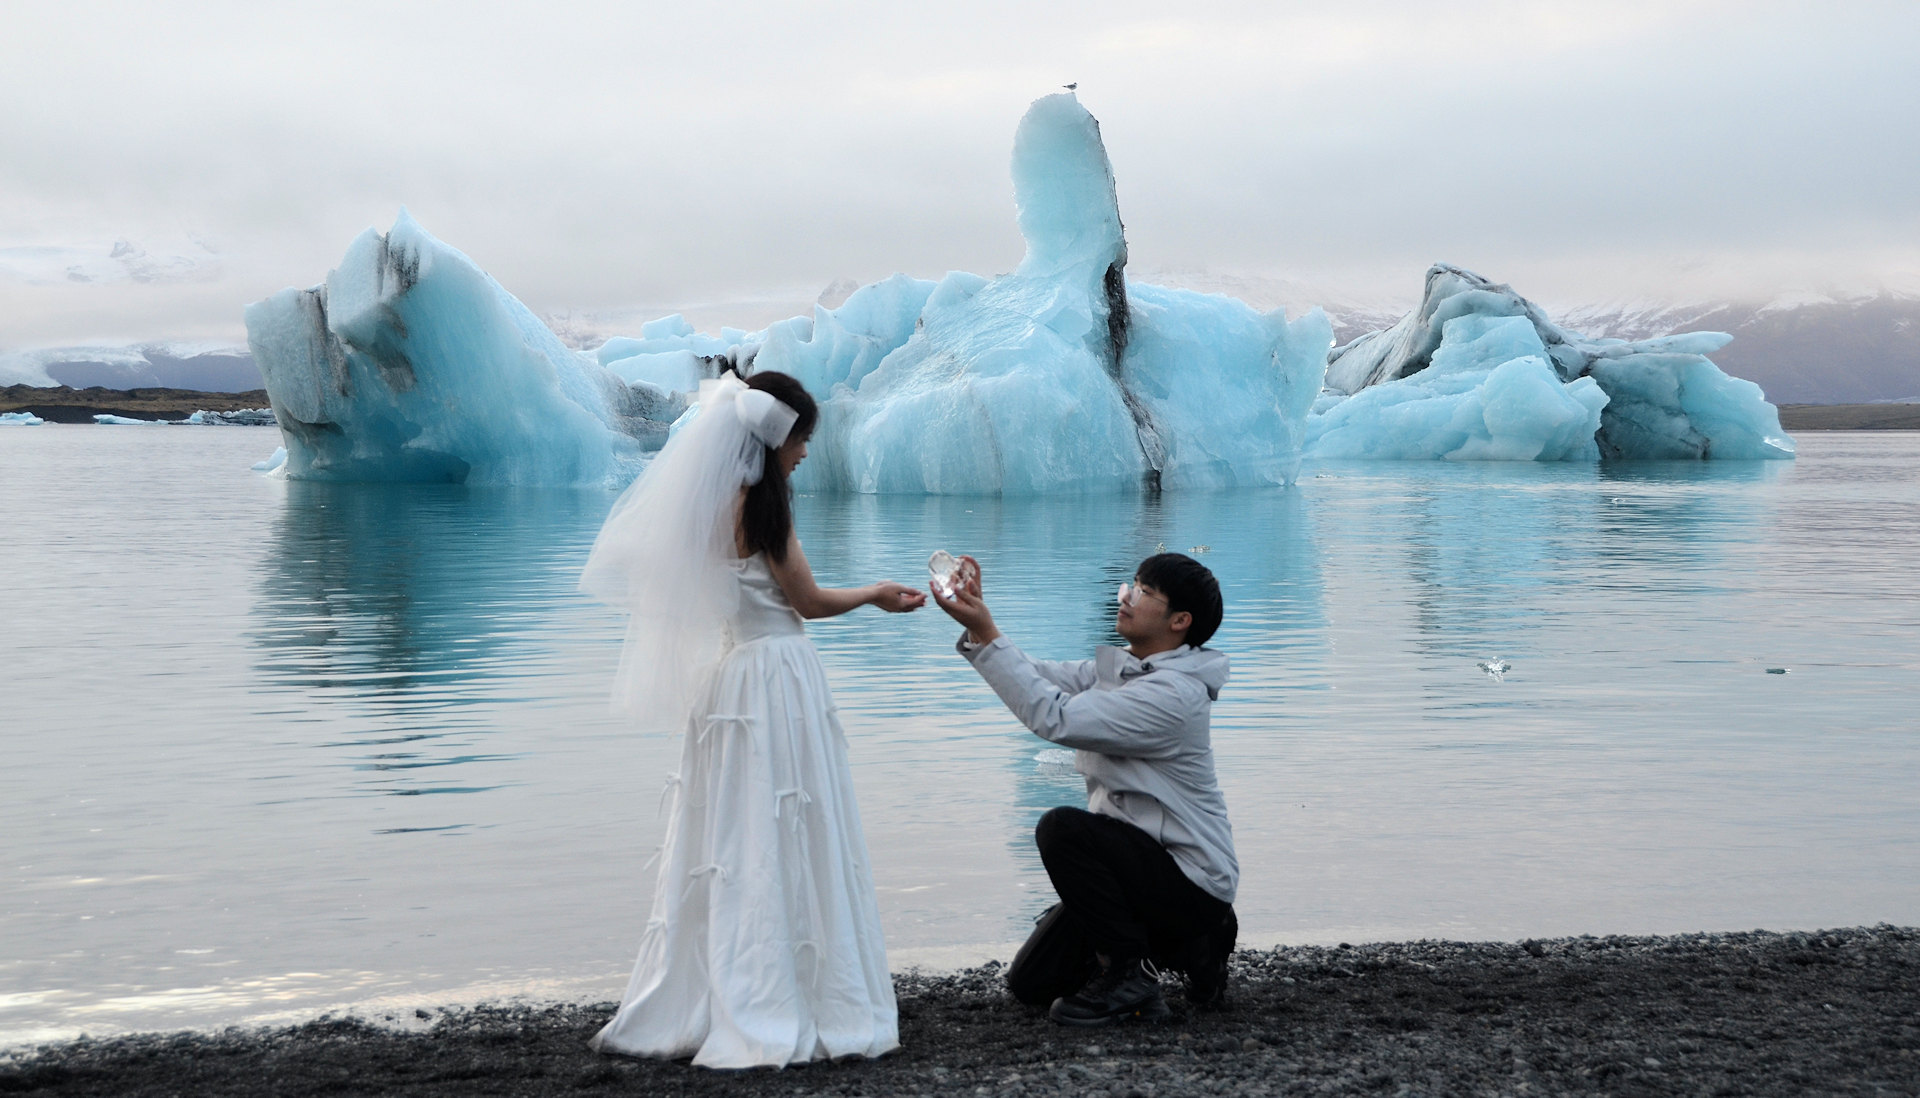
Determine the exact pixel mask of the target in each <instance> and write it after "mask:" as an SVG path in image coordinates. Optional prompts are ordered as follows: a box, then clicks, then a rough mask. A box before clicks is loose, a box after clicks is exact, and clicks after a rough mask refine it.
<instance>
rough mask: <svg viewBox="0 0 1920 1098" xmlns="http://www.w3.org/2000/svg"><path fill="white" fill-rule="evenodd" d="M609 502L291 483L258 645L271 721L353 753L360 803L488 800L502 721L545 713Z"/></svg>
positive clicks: (566, 494)
mask: <svg viewBox="0 0 1920 1098" xmlns="http://www.w3.org/2000/svg"><path fill="white" fill-rule="evenodd" d="M611 499H612V497H611V496H610V495H609V494H608V493H605V492H598V491H579V492H572V491H564V490H562V491H555V490H551V489H546V490H540V491H528V490H512V489H492V490H488V489H472V488H464V487H459V486H440V485H405V484H385V485H331V484H324V483H313V482H298V481H295V482H289V483H288V484H287V497H286V501H285V504H284V508H283V510H282V513H281V515H280V517H279V518H278V520H277V521H276V522H275V523H274V527H273V538H272V542H271V545H270V548H269V551H268V554H267V559H266V560H265V562H264V563H263V565H262V567H261V570H260V576H261V580H260V584H261V586H260V591H259V598H258V600H257V601H256V603H255V605H254V610H253V613H254V618H255V621H254V625H253V627H252V629H251V630H250V633H249V636H250V640H251V641H252V644H253V646H254V648H255V649H256V652H257V659H256V662H255V664H254V667H255V671H256V673H257V674H258V676H259V681H260V689H261V692H262V693H264V694H266V695H268V696H269V697H271V698H274V699H278V700H275V701H271V702H268V703H267V707H268V709H269V710H270V712H271V714H272V715H273V716H276V717H278V718H281V719H283V720H284V721H286V722H287V723H288V724H290V725H292V726H294V727H311V729H312V731H313V735H314V740H313V744H312V745H313V746H314V747H316V748H325V749H330V750H335V751H338V752H340V756H339V757H340V763H339V765H341V766H343V767H346V768H348V769H349V770H350V772H351V773H353V774H354V778H353V780H352V782H351V788H352V790H353V791H354V792H357V793H384V794H392V795H403V796H417V795H420V794H427V793H465V792H476V791H481V790H484V789H487V788H492V787H493V786H494V785H495V784H496V783H497V782H498V781H499V780H501V779H499V778H497V777H493V776H490V775H489V774H488V768H487V766H486V765H485V764H488V763H492V762H499V761H503V760H504V759H505V758H508V757H510V756H503V755H499V754H495V753H490V752H488V751H486V750H484V749H483V745H484V742H485V741H484V739H483V737H485V736H486V735H487V734H489V733H491V732H493V731H494V730H495V725H494V714H493V711H492V710H490V709H489V707H490V706H494V705H496V704H497V703H500V702H503V701H516V702H519V701H537V700H539V699H538V698H535V697H532V696H530V694H529V690H530V689H533V687H532V683H534V682H535V681H536V680H541V679H546V678H548V677H550V676H551V675H552V673H553V664H554V661H555V656H556V649H555V646H554V645H553V643H551V642H552V641H553V639H554V637H555V635H556V634H559V633H563V632H571V631H576V630H577V629H578V628H579V625H580V621H581V615H579V614H578V613H569V612H567V610H568V606H567V604H569V603H574V604H575V606H574V609H575V610H576V611H577V610H578V609H579V607H578V599H577V596H576V595H575V594H574V592H573V579H574V573H575V570H576V569H577V567H578V561H579V559H580V556H581V555H583V554H584V552H585V547H586V545H588V544H589V543H590V542H591V540H592V538H593V535H594V532H595V531H596V530H597V529H598V527H599V524H600V521H601V519H602V518H603V517H604V514H605V511H606V508H607V506H608V504H609V503H610V502H611ZM609 629H611V626H609Z"/></svg>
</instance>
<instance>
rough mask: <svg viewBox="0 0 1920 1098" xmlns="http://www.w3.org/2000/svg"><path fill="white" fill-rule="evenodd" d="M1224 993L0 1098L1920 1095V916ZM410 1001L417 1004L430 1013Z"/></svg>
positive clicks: (524, 1041)
mask: <svg viewBox="0 0 1920 1098" xmlns="http://www.w3.org/2000/svg"><path fill="white" fill-rule="evenodd" d="M1234 975H1235V983H1234V985H1233V996H1234V1001H1233V1004H1232V1006H1231V1007H1230V1008H1229V1009H1227V1010H1225V1011H1221V1012H1210V1013H1199V1014H1192V1013H1189V1012H1187V1011H1186V1010H1185V1009H1184V1005H1183V1004H1182V1003H1181V1002H1180V1000H1179V995H1178V993H1177V992H1176V993H1174V994H1172V995H1171V996H1170V1001H1171V1002H1172V1003H1173V1005H1174V1010H1175V1017H1174V1020H1173V1021H1172V1022H1170V1023H1168V1024H1164V1025H1159V1026H1131V1027H1123V1028H1117V1029H1104V1030H1064V1029H1060V1028H1058V1027H1056V1026H1053V1025H1051V1024H1049V1023H1048V1022H1047V1021H1046V1020H1045V1019H1044V1018H1042V1017H1040V1016H1039V1015H1038V1014H1036V1013H1035V1012H1032V1011H1029V1010H1027V1009H1026V1008H1024V1007H1021V1006H1019V1005H1018V1004H1016V1003H1014V1002H1013V1001H1012V1000H1010V999H1008V998H1007V996H1006V994H1005V992H1004V990H1003V985H1002V981H1001V979H1000V976H999V971H998V966H997V965H989V966H987V967H985V968H980V969H972V970H969V971H966V972H962V973H958V974H954V975H947V976H925V975H918V974H909V975H905V976H899V977H896V980H895V984H896V986H897V987H898V989H899V993H900V1024H901V1038H902V1041H903V1043H904V1047H903V1048H902V1049H901V1050H900V1051H899V1052H897V1053H894V1054H893V1055H890V1056H887V1057H885V1058H883V1059H880V1060H848V1061H842V1062H839V1063H818V1064H809V1065H805V1066H800V1067H793V1068H788V1069H786V1070H784V1071H771V1070H757V1071H749V1072H715V1071H706V1070H701V1069H697V1068H693V1067H690V1066H688V1065H686V1064H684V1063H665V1062H660V1061H651V1060H649V1061H633V1060H625V1059H618V1058H613V1057H604V1056H596V1055H595V1054H593V1053H591V1052H588V1051H587V1049H586V1047H585V1041H586V1039H587V1037H588V1036H589V1035H590V1034H592V1033H593V1031H594V1030H595V1029H596V1028H598V1027H599V1026H600V1024H601V1023H602V1022H604V1021H605V1020H606V1019H607V1018H608V1016H610V1015H611V1013H612V1011H613V1004H611V1003H601V1004H597V1005H593V1006H549V1007H519V1006H481V1007H475V1008H472V1009H464V1010H444V1011H438V1012H435V1013H434V1014H432V1015H430V1017H431V1019H432V1023H431V1028H430V1029H428V1030H427V1031H426V1032H412V1033H407V1032H399V1031H396V1030H393V1029H383V1028H378V1027H376V1026H375V1025H371V1024H368V1023H367V1022H362V1021H358V1020H353V1019H331V1020H329V1019H323V1020H320V1021H315V1022H309V1023H307V1024H306V1025H302V1026H296V1027H293V1028H291V1029H280V1030H271V1031H241V1030H229V1031H226V1032H224V1033H212V1034H202V1033H180V1034H142V1035H136V1036H131V1037H118V1038H113V1039H109V1040H84V1039H83V1040H80V1041H76V1042H73V1043H70V1044H63V1045H52V1046H46V1047H43V1048H41V1049H38V1050H34V1051H32V1052H28V1053H24V1054H21V1055H20V1056H18V1058H16V1059H13V1060H10V1061H9V1060H0V1094H25V1093H31V1094H115V1095H176V1094H177V1095H228V1094H274V1095H309V1094H314V1095H317V1094H417V1095H482V1094H513V1095H574V1094H711V1095H728V1096H733V1098H745V1096H751V1095H788V1094H913V1093H927V1094H937V1093H939V1094H981V1095H1000V1094H1053V1093H1069V1094H1112V1095H1116V1096H1121V1095H1129V1094H1139V1095H1171V1094H1239V1093H1249V1094H1256V1093H1257V1094H1323V1093H1324V1094H1356V1093H1357V1094H1386V1095H1403V1094H1423V1095H1424V1094H1497V1093H1504V1094H1559V1093H1574V1094H1587V1093H1594V1094H1689V1095H1692V1094H1706V1095H1715V1094H1863V1095H1865V1094H1920V930H1916V929H1914V928H1902V927H1890V926H1885V925H1882V926H1877V927H1872V928H1867V929H1854V930H1833V931H1821V932H1815V933H1812V934H1773V933H1766V932H1761V931H1754V932H1751V933H1739V934H1700V935H1686V936H1681V937H1672V938H1617V937H1616V938H1568V939H1559V940H1554V941H1537V942H1535V941H1530V942H1524V943H1518V944H1512V943H1508V944H1498V943H1493V944H1487V943H1482V944H1461V943H1452V942H1412V943H1400V944H1386V945H1366V946H1358V947H1352V948H1349V947H1345V946H1343V947H1340V948H1337V949H1322V948H1311V947H1302V948H1283V949H1276V950H1273V951H1271V952H1262V951H1257V950H1244V951H1242V952H1240V953H1238V954H1236V955H1235V957H1234ZM421 1013H422V1014H425V1013H426V1012H421Z"/></svg>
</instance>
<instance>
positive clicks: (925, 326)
mask: <svg viewBox="0 0 1920 1098" xmlns="http://www.w3.org/2000/svg"><path fill="white" fill-rule="evenodd" d="M1013 184H1014V199H1015V204H1016V208H1017V211H1018V220H1019V225H1020V231H1021V234H1022V235H1023V236H1024V237H1025V238H1026V242H1027V253H1026V256H1025V258H1024V259H1023V260H1022V261H1021V263H1020V265H1019V267H1018V268H1016V269H1015V270H1014V272H1013V273H1012V274H1009V275H1004V276H1002V277H1000V278H996V279H983V278H980V277H978V276H976V275H970V274H964V273H959V272H955V273H952V274H949V275H947V277H946V278H944V279H942V280H941V281H940V282H939V283H938V284H937V285H932V284H928V283H924V282H912V281H911V280H904V279H900V278H898V277H896V279H895V280H890V282H888V283H880V284H877V285H876V286H870V287H866V288H864V289H862V290H861V291H860V292H859V293H856V294H855V295H854V296H853V297H852V298H850V299H848V301H847V303H846V305H843V306H842V307H841V308H840V309H839V310H835V311H834V314H833V315H829V314H826V313H824V311H823V312H822V313H820V314H818V315H816V317H815V318H814V322H813V325H812V331H811V333H803V332H801V331H800V330H799V329H798V326H795V327H794V328H793V329H790V335H791V338H786V337H784V336H783V337H779V338H768V339H767V340H766V341H765V342H764V343H763V344H762V346H761V347H760V349H759V351H758V354H757V356H756V357H755V358H754V366H755V368H756V369H762V368H771V369H779V370H785V371H788V372H791V373H794V374H796V375H797V376H799V377H801V378H802V379H803V380H804V381H805V382H806V383H807V385H808V387H809V389H811V390H812V391H814V392H815V393H816V394H817V395H823V396H825V397H826V399H825V400H824V402H823V405H822V410H821V427H820V428H819V429H818V430H817V431H816V432H815V439H816V440H817V441H816V443H815V445H814V446H813V447H812V448H811V449H812V452H813V455H814V456H812V457H810V458H809V460H808V463H807V465H804V466H802V467H801V472H800V474H799V477H798V483H799V484H800V485H801V486H802V487H808V488H814V489H821V488H838V489H850V490H853V491H859V492H925V493H936V494H971V493H1004V494H1015V495H1019V494H1029V493H1045V492H1058V491H1074V490H1085V489H1100V488H1113V487H1121V486H1137V485H1140V484H1143V483H1144V484H1149V485H1158V486H1161V487H1169V488H1171V487H1195V486H1225V485H1235V484H1256V483H1275V484H1277V483H1283V482H1285V481H1287V480H1289V479H1291V477H1292V476H1293V475H1294V473H1295V472H1296V471H1297V469H1298V466H1299V461H1300V452H1301V446H1302V444H1303V442H1304V440H1305V418H1306V413H1307V411H1308V409H1309V408H1310V407H1311V405H1312V403H1313V399H1314V397H1315V395H1316V394H1317V393H1318V391H1319V386H1320V378H1321V373H1322V371H1323V369H1324V360H1325V354H1326V349H1327V348H1328V346H1330V344H1331V342H1332V335H1331V327H1330V325H1329V324H1328V322H1327V320H1326V317H1325V315H1324V314H1322V313H1320V312H1319V311H1317V310H1316V311H1314V312H1313V313H1310V314H1308V315H1307V316H1306V317H1303V318H1302V319H1300V320H1297V321H1293V322H1291V323H1289V322H1288V321H1287V320H1286V318H1285V316H1284V315H1283V314H1281V313H1278V312H1275V313H1267V314H1262V313H1259V312H1256V311H1255V310H1253V309H1251V308H1249V307H1248V306H1246V305H1244V304H1242V303H1240V302H1238V301H1234V300H1232V299H1230V298H1225V297H1217V296H1208V295H1203V294H1195V293H1189V292H1185V291H1179V290H1165V289H1160V288H1157V287H1152V286H1145V285H1140V284H1137V283H1128V282H1127V281H1126V277H1125V270H1126V263H1127V244H1126V239H1125V235H1124V232H1123V228H1122V225H1121V221H1120V212H1119V204H1118V201H1117V199H1116V190H1115V185H1114V179H1113V171H1112V168H1111V166H1110V165H1109V163H1108V160H1107V153H1106V148H1105V146H1104V145H1103V144H1102V142H1101V139H1100V127H1099V123H1098V122H1096V121H1095V120H1094V118H1093V116H1092V115H1090V114H1088V113H1087V111H1086V109H1085V108H1083V107H1082V106H1081V105H1080V103H1079V101H1078V100H1077V99H1076V98H1074V97H1073V96H1072V95H1052V96H1047V97H1045V98H1043V99H1040V100H1038V101H1037V102H1035V103H1034V104H1033V106H1032V107H1031V108H1030V109H1029V110H1028V112H1027V114H1026V116H1025V117H1024V118H1022V119H1021V122H1020V126H1019V129H1018V131H1017V132H1016V133H1015V136H1014V151H1013ZM868 294H873V295H874V297H875V298H876V300H874V301H873V302H872V303H871V304H867V303H863V302H862V297H863V295H868ZM915 304H918V306H919V307H918V310H917V312H918V315H917V319H916V320H915V322H914V323H913V324H912V325H911V326H909V325H908V324H907V323H906V320H907V317H908V316H909V315H911V313H912V312H913V306H914V305H915ZM856 305H860V306H862V307H861V309H860V310H859V311H858V312H857V313H856V314H855V316H854V317H853V318H852V319H853V321H854V323H853V324H851V325H850V324H849V323H848V320H847V319H846V318H843V316H842V315H840V314H846V313H847V312H848V310H850V309H853V308H854V307H855V306H856ZM827 320H831V321H832V323H831V324H824V323H823V321H827ZM790 323H791V322H790ZM778 330H779V326H777V325H776V326H775V328H774V329H770V336H771V334H772V333H773V332H776V331H778ZM803 336H804V338H803ZM889 342H894V344H895V345H894V346H891V347H888V346H887V345H888V343H889ZM883 348H884V354H882V353H880V352H881V351H882V349H883ZM876 360H877V361H876Z"/></svg>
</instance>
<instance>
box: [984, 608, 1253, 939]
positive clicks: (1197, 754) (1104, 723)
mask: <svg viewBox="0 0 1920 1098" xmlns="http://www.w3.org/2000/svg"><path fill="white" fill-rule="evenodd" d="M956 647H957V648H958V649H959V651H960V654H961V655H963V656H965V657H966V658H967V660H968V661H969V662H971V663H972V664H973V668H974V670H976V671H978V672H980V677H981V678H983V679H985V680H987V685H989V686H991V687H993V692H994V693H996V694H998V695H1000V700H1001V701H1003V702H1005V703H1006V705H1007V708H1008V709H1010V710H1012V711H1013V715H1014V716H1016V717H1018V718H1019V719H1020V723H1022V724H1024V725H1026V726H1027V727H1028V728H1030V729H1032V730H1033V732H1034V734H1035V735H1037V736H1039V737H1041V738H1042V739H1046V740H1051V741H1053V742H1054V743H1057V744H1059V745H1061V746H1062V747H1071V748H1073V749H1074V767H1075V769H1077V770H1079V771H1080V773H1081V774H1084V775H1085V776H1086V779H1087V810H1088V811H1089V812H1096V813H1099V814H1101V815H1104V816H1112V817H1114V818H1115V819H1119V820H1125V821H1126V822H1127V823H1130V824H1132V825H1134V826H1135V827H1138V828H1139V829H1140V830H1142V831H1145V832H1146V833H1147V834H1149V835H1151V836H1153V837H1154V838H1155V839H1156V840H1158V841H1159V843H1160V845H1161V846H1164V847H1166V848H1167V852H1168V853H1169V854H1172V855H1173V860H1174V861H1175V862H1176V863H1177V864H1178V865H1179V866H1180V870H1181V872H1183V873H1185V874H1186V875H1187V878H1188V879H1189V880H1191V881H1192V882H1193V883H1194V884H1196V885H1199V886H1200V887H1201V888H1202V889H1204V890H1205V891H1206V893H1207V894H1208V895H1210V896H1213V897H1215V898H1217V899H1220V900H1224V901H1226V902H1227V903H1232V902H1233V897H1234V892H1235V890H1236V889H1238V888H1239V885H1240V862H1239V860H1238V859H1237V858H1235V857H1234V854H1233V825H1231V824H1229V823H1228V822H1227V799H1226V798H1225V797H1223V796H1221V794H1220V781H1219V778H1218V777H1217V776H1216V775H1215V773H1214V769H1213V736H1212V732H1211V730H1210V728H1209V720H1208V718H1209V717H1210V716H1211V714H1212V711H1213V701H1214V699H1215V698H1218V697H1219V696H1220V688H1221V687H1222V686H1225V685H1226V682H1227V657H1226V654H1225V653H1222V652H1215V651H1213V650H1212V649H1208V648H1193V647H1190V646H1188V645H1184V644H1183V645H1181V646H1180V647H1178V648H1175V649H1173V650H1172V651H1170V652H1161V653H1159V654H1158V655H1154V656H1149V657H1148V658H1146V659H1144V660H1140V659H1135V658H1134V657H1133V655H1132V653H1130V652H1128V651H1127V650H1126V649H1124V648H1112V647H1106V646H1102V647H1101V648H1099V649H1098V650H1097V651H1096V652H1095V654H1094V658H1093V659H1090V660H1072V661H1069V662H1064V663H1056V662H1053V661H1051V660H1036V659H1034V658H1033V657H1031V656H1029V655H1027V654H1026V653H1025V652H1022V651H1020V649H1019V648H1018V647H1016V646H1015V645H1014V644H1013V642H1012V641H1009V640H1008V639H1007V638H1005V637H997V638H995V639H994V640H993V641H992V642H991V643H988V644H982V645H973V644H968V643H967V639H966V635H965V634H961V637H960V643H959V644H958V645H957V646H956Z"/></svg>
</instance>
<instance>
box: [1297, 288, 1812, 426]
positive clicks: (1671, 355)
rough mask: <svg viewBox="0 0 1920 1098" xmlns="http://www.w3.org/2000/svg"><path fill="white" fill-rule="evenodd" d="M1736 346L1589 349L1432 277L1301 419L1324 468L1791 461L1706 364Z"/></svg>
mask: <svg viewBox="0 0 1920 1098" xmlns="http://www.w3.org/2000/svg"><path fill="white" fill-rule="evenodd" d="M1731 338H1732V337H1730V336H1728V335H1725V334H1723V333H1720V332H1691V333H1687V334H1683V335H1673V336H1663V337H1660V338H1657V339H1645V340H1638V341H1634V342H1625V341H1622V340H1617V339H1591V340H1590V339H1587V338H1586V337H1585V336H1582V335H1580V334H1578V333H1575V332H1570V331H1567V330H1566V329H1564V328H1561V327H1560V326H1558V325H1556V324H1554V323H1553V322H1552V321H1551V320H1549V319H1548V318H1547V315H1546V314H1545V312H1543V311H1542V310H1541V309H1540V308H1539V306H1537V305H1535V304H1534V303H1533V302H1531V301H1528V300H1527V299H1526V298H1523V297H1521V296H1520V295H1519V294H1517V293H1514V292H1513V290H1512V289H1511V288H1509V287H1507V286H1503V285H1497V284H1495V283H1493V282H1491V281H1489V280H1487V279H1485V278H1482V277H1480V276H1479V275H1476V274H1474V273H1473V272H1471V271H1465V270H1461V269H1460V268H1458V267H1452V266H1448V265H1446V264H1437V265H1435V266H1434V267H1433V268H1432V269H1430V270H1429V271H1428V272H1427V281H1426V289H1425V292H1424V293H1423V294H1422V295H1421V298H1420V304H1419V305H1418V306H1416V307H1415V308H1414V309H1413V311H1411V312H1409V313H1408V314H1407V315H1406V316H1404V317H1402V318H1401V319H1400V321H1399V323H1397V324H1395V325H1393V326H1392V327H1390V328H1386V329H1382V330H1380V331H1377V332H1370V333H1368V334H1366V335H1364V336H1361V337H1360V338H1358V339H1355V340H1353V341H1352V342H1350V343H1348V344H1346V345H1344V346H1342V347H1337V348H1335V349H1334V351H1333V353H1332V355H1331V356H1330V361H1329V362H1328V365H1327V374H1326V386H1327V387H1326V391H1325V393H1324V394H1323V395H1322V397H1321V399H1320V400H1319V401H1317V402H1316V405H1315V408H1314V414H1313V416H1312V417H1310V419H1309V420H1308V438H1309V440H1310V441H1309V446H1310V448H1311V452H1312V453H1313V454H1315V455H1316V456H1319V457H1329V458H1450V459H1456V460H1473V459H1500V460H1514V461H1534V460H1538V461H1561V460H1581V459H1586V460H1592V459H1596V458H1608V459H1639V458H1709V457H1711V458H1790V457H1792V456H1793V454H1794V446H1793V440H1792V439H1791V438H1789V437H1788V436H1787V433H1786V432H1785V431H1784V430H1782V429H1781V427H1780V413H1779V410H1778V409H1776V408H1775V407H1774V406H1773V405H1771V404H1769V403H1767V401H1766V397H1765V396H1764V395H1763V394H1762V393H1761V391H1760V387H1759V386H1757V385H1755V384H1753V383H1752V382H1750V381H1742V380H1740V379H1738V378H1732V377H1728V376H1727V375H1726V374H1725V373H1723V372H1721V370H1720V368H1719V367H1717V366H1715V365H1714V364H1713V362H1712V360H1710V359H1708V358H1707V357H1706V356H1707V355H1708V354H1710V353H1712V352H1714V351H1717V350H1719V349H1720V348H1721V347H1724V346H1726V344H1727V342H1728V341H1729V340H1730V339H1731Z"/></svg>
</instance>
